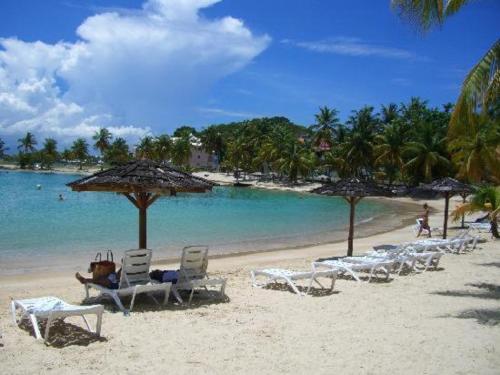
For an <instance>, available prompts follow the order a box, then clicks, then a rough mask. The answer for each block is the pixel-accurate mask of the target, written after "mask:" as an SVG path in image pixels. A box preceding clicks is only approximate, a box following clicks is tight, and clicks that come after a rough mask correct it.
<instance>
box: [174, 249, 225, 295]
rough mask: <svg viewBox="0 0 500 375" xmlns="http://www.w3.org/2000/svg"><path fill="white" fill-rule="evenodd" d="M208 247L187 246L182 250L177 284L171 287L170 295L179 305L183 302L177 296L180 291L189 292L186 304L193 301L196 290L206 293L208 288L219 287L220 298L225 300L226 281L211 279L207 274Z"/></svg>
mask: <svg viewBox="0 0 500 375" xmlns="http://www.w3.org/2000/svg"><path fill="white" fill-rule="evenodd" d="M207 267H208V246H199V245H196V246H187V247H185V248H184V249H182V258H181V266H180V269H179V278H178V280H177V283H175V284H174V285H172V293H173V294H174V296H175V298H177V301H179V303H183V300H182V298H181V296H180V294H179V291H180V290H189V291H191V292H190V294H189V300H188V304H190V303H191V301H192V299H193V294H194V292H195V290H196V289H204V290H206V291H208V287H209V286H210V287H220V289H219V292H220V297H221V298H222V299H224V298H225V296H226V294H225V290H226V279H222V278H218V279H211V278H209V276H208V274H207Z"/></svg>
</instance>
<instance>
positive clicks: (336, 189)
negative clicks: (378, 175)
mask: <svg viewBox="0 0 500 375" xmlns="http://www.w3.org/2000/svg"><path fill="white" fill-rule="evenodd" d="M312 192H313V193H316V194H322V195H334V196H340V197H373V196H378V197H379V196H391V195H392V194H391V191H390V190H388V189H386V188H384V187H382V186H380V185H378V184H376V183H375V182H372V181H366V180H360V179H358V178H350V179H345V180H340V181H338V182H335V183H333V184H328V185H323V186H321V187H319V188H316V189H314V190H312Z"/></svg>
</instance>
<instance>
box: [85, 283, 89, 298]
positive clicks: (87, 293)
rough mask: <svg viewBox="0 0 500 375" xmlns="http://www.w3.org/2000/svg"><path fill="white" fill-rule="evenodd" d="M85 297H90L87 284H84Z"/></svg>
mask: <svg viewBox="0 0 500 375" xmlns="http://www.w3.org/2000/svg"><path fill="white" fill-rule="evenodd" d="M85 298H86V299H89V298H90V293H89V286H88V285H87V284H85Z"/></svg>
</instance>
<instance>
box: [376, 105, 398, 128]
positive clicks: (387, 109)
mask: <svg viewBox="0 0 500 375" xmlns="http://www.w3.org/2000/svg"><path fill="white" fill-rule="evenodd" d="M380 116H381V120H382V122H383V123H384V124H390V123H391V122H392V121H394V120H396V119H397V118H398V117H399V109H398V105H397V104H395V103H389V105H387V106H385V105H382V111H381V113H380Z"/></svg>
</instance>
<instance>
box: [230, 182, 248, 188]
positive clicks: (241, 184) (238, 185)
mask: <svg viewBox="0 0 500 375" xmlns="http://www.w3.org/2000/svg"><path fill="white" fill-rule="evenodd" d="M233 186H235V187H249V186H252V184H249V183H245V182H239V181H238V182H235V183H234V184H233Z"/></svg>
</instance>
